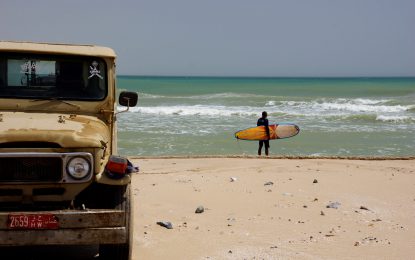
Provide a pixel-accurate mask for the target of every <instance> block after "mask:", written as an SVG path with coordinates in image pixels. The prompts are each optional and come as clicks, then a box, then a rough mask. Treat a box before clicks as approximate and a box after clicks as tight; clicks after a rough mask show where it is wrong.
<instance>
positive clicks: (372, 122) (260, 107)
mask: <svg viewBox="0 0 415 260" xmlns="http://www.w3.org/2000/svg"><path fill="white" fill-rule="evenodd" d="M118 88H119V89H120V90H130V91H137V92H138V93H139V104H138V106H137V107H135V108H132V109H131V111H130V112H127V113H123V114H120V115H119V118H118V127H119V152H120V154H123V155H143V156H159V155H242V154H247V155H254V154H256V149H257V145H258V144H257V142H253V141H251V142H250V141H238V140H236V139H235V138H234V132H236V131H238V130H241V129H245V128H248V127H251V126H255V125H256V120H257V119H258V117H260V115H261V112H262V111H267V112H268V118H269V121H270V123H277V122H292V123H295V124H297V125H299V126H300V128H301V132H300V134H299V135H298V136H296V137H293V138H289V139H285V140H275V141H272V142H271V150H270V154H271V155H321V156H325V155H328V156H332V155H333V156H336V155H340V156H408V155H414V151H415V149H414V148H415V138H414V137H415V78H203V77H200V78H198V77H196V78H195V77H189V78H188V77H138V76H137V77H136V76H120V77H118Z"/></svg>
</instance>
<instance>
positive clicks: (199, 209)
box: [195, 206, 205, 214]
mask: <svg viewBox="0 0 415 260" xmlns="http://www.w3.org/2000/svg"><path fill="white" fill-rule="evenodd" d="M203 212H205V208H204V207H203V206H199V207H197V209H196V210H195V213H196V214H200V213H203Z"/></svg>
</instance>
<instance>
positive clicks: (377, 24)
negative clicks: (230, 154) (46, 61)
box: [0, 0, 415, 76]
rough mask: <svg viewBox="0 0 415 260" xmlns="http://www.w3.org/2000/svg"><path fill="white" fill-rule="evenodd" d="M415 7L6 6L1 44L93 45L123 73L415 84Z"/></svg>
mask: <svg viewBox="0 0 415 260" xmlns="http://www.w3.org/2000/svg"><path fill="white" fill-rule="evenodd" d="M414 10H415V1H414V0H285V1H281V0H256V1H254V0H204V1H201V0H141V1H116V0H112V1H107V0H100V1H98V0H88V1H85V0H83V1H81V0H71V1H58V0H43V1H42V0H37V1H27V0H25V1H22V0H1V1H0V39H2V40H25V41H42V42H45V41H46V42H71V43H93V44H97V45H104V46H109V47H112V48H113V49H114V50H115V51H116V52H117V54H118V73H119V74H131V75H185V76H187V75H189V76H190V75H208V76H230V75H233V76H415V12H414Z"/></svg>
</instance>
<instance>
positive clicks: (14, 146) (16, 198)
mask: <svg viewBox="0 0 415 260" xmlns="http://www.w3.org/2000/svg"><path fill="white" fill-rule="evenodd" d="M115 59H116V55H115V53H114V51H113V50H112V49H110V48H106V47H100V46H94V45H71V44H51V43H31V42H10V41H8V42H6V41H0V246H26V245H31V246H33V245H87V244H99V245H100V247H99V250H100V252H99V254H100V258H113V259H129V257H130V256H131V242H132V239H131V238H132V208H131V195H130V181H131V176H130V174H129V172H128V171H127V168H126V167H130V166H131V165H128V162H127V161H126V160H124V159H123V158H120V157H116V158H115V159H114V161H111V160H112V159H111V158H113V157H114V155H117V125H116V114H117V113H116V110H117V98H118V96H116V94H117V92H116V74H115ZM136 102H137V94H136V93H132V92H122V93H120V96H119V104H120V105H121V106H128V107H129V106H135V104H136ZM109 164H112V166H113V167H114V169H115V172H112V169H109V168H108V167H109ZM120 169H121V170H120ZM130 172H131V171H130Z"/></svg>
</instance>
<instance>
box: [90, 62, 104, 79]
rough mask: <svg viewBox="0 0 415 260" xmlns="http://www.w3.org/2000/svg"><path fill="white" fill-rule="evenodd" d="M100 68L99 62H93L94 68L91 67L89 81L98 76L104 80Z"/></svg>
mask: <svg viewBox="0 0 415 260" xmlns="http://www.w3.org/2000/svg"><path fill="white" fill-rule="evenodd" d="M97 67H98V62H96V61H93V62H92V66H89V77H88V79H90V78H92V77H94V76H97V77H98V78H100V79H103V77H102V76H101V71H100V70H99V69H98V68H97Z"/></svg>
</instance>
